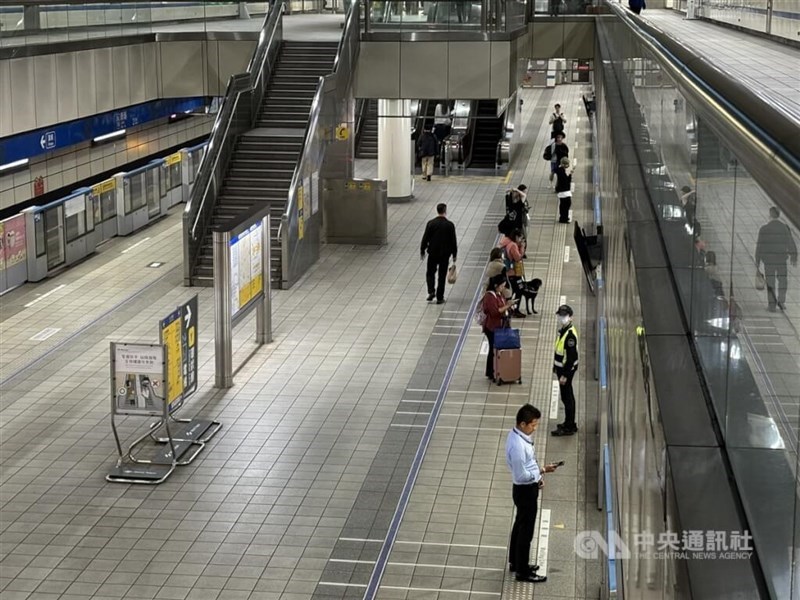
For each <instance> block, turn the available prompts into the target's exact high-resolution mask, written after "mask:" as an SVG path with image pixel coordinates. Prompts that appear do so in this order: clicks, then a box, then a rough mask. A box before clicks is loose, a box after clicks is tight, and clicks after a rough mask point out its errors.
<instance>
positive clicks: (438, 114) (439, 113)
mask: <svg viewBox="0 0 800 600" xmlns="http://www.w3.org/2000/svg"><path fill="white" fill-rule="evenodd" d="M434 117H435V118H434V119H433V124H434V125H449V124H450V119H449V115H448V113H446V112H445V110H444V108H442V105H441V104H437V105H436V110H435V111H434Z"/></svg>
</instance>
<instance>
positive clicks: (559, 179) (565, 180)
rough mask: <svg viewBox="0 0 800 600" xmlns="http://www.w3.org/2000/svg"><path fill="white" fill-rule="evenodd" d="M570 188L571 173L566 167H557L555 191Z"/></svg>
mask: <svg viewBox="0 0 800 600" xmlns="http://www.w3.org/2000/svg"><path fill="white" fill-rule="evenodd" d="M571 189H572V174H571V173H568V172H567V169H565V168H563V167H558V169H557V170H556V193H558V192H569V191H570V190H571Z"/></svg>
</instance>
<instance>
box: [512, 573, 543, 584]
mask: <svg viewBox="0 0 800 600" xmlns="http://www.w3.org/2000/svg"><path fill="white" fill-rule="evenodd" d="M516 580H517V581H523V582H526V583H544V582H545V581H547V576H546V575H537V574H536V573H528V574H527V575H517V577H516Z"/></svg>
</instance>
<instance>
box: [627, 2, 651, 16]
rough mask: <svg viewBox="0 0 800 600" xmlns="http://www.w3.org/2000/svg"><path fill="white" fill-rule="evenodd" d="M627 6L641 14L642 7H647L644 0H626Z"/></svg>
mask: <svg viewBox="0 0 800 600" xmlns="http://www.w3.org/2000/svg"><path fill="white" fill-rule="evenodd" d="M628 8H630V9H631V12H634V13H636V14H637V15H638V14H641V12H642V10H643V9H645V8H647V4H645V1H644V0H628Z"/></svg>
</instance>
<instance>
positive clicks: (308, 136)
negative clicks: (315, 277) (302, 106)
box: [278, 2, 359, 238]
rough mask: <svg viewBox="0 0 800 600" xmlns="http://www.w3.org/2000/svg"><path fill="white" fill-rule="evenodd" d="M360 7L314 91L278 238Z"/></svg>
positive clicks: (353, 9)
mask: <svg viewBox="0 0 800 600" xmlns="http://www.w3.org/2000/svg"><path fill="white" fill-rule="evenodd" d="M358 7H359V3H358V2H353V3H352V4H351V5H350V11H349V13H348V15H347V18H346V19H345V25H344V32H343V33H342V37H341V39H340V40H339V46H338V48H337V50H336V58H335V59H334V61H333V73H332V74H331V75H326V76H324V77H320V78H319V83H318V84H317V91H316V92H315V93H314V100H313V101H312V103H311V111H310V116H309V119H308V123H307V124H306V130H305V133H304V135H303V150H302V152H301V154H300V159H299V160H298V161H297V164H296V165H295V168H294V173H293V174H292V183H291V184H290V186H289V197H288V200H287V202H286V209H285V210H284V211H283V215H282V216H281V223H280V225H279V226H278V238H281V236H282V234H283V231H284V227H285V226H286V225H287V223H288V221H289V216H290V215H291V212H292V211H293V210H294V209H295V204H296V198H297V188H298V187H299V185H300V182H301V181H302V173H303V170H304V167H305V165H306V163H307V162H308V160H310V157H309V156H308V152H309V148H310V147H311V141H312V140H313V139H314V136H316V134H317V129H318V124H319V118H320V113H321V107H322V94H323V92H324V90H325V82H326V81H327V80H329V79H332V78H334V77H336V76H338V75H339V71H340V67H341V66H342V57H343V51H344V50H345V41H346V40H349V39H350V38H351V37H352V36H353V35H355V36H358V35H359V31H358V25H359V24H358V12H359V11H358ZM354 28H355V29H354ZM347 67H348V71H349V72H348V81H347V86H349V85H350V83H351V81H352V77H353V71H354V67H355V65H353V64H350V65H347Z"/></svg>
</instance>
